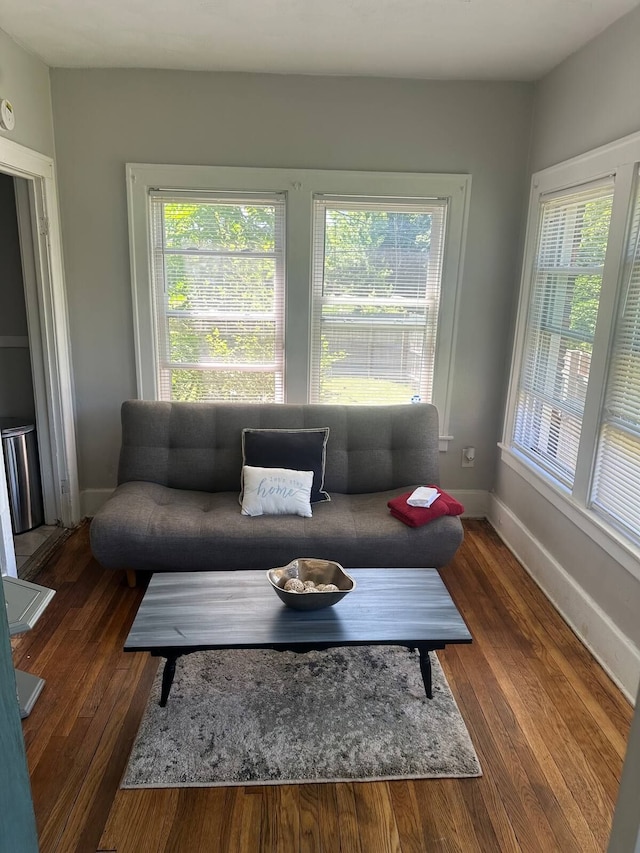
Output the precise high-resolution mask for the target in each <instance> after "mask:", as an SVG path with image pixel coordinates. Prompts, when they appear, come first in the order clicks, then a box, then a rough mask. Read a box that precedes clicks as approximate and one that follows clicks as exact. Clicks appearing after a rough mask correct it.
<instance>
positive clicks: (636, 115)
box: [530, 8, 640, 172]
mask: <svg viewBox="0 0 640 853" xmlns="http://www.w3.org/2000/svg"><path fill="white" fill-rule="evenodd" d="M639 81H640V8H638V9H635V10H634V11H633V12H630V13H629V14H628V15H625V16H624V17H623V18H620V20H618V21H616V22H615V23H614V24H612V25H611V26H610V27H609V28H608V29H607V30H605V31H604V32H603V33H602V34H601V35H600V36H598V38H596V39H594V40H593V41H592V42H590V43H589V44H588V45H586V46H585V47H584V48H582V50H579V51H578V52H577V53H574V54H573V56H571V57H569V58H568V59H567V60H566V61H565V62H563V63H562V64H561V65H559V66H558V67H557V68H556V69H555V70H554V71H552V72H551V73H550V74H548V75H547V76H546V77H544V78H543V79H542V80H541V81H540V82H539V84H538V85H537V87H536V95H535V112H534V123H533V136H532V146H531V164H530V165H531V171H532V172H537V171H539V170H540V169H545V168H546V167H547V166H552V165H553V164H554V163H559V162H561V161H562V160H568V159H569V157H574V156H575V155H577V154H582V153H583V152H584V151H590V150H591V149H593V148H597V147H598V146H599V145H604V144H605V143H607V142H612V141H613V140H614V139H620V138H621V137H622V136H627V134H629V133H635V132H636V131H637V130H640V97H639V96H638V83H639Z"/></svg>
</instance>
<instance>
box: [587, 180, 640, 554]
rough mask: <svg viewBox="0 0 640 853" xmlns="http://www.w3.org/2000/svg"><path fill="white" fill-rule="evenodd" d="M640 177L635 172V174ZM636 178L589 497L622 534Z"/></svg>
mask: <svg viewBox="0 0 640 853" xmlns="http://www.w3.org/2000/svg"><path fill="white" fill-rule="evenodd" d="M638 177H640V176H638ZM639 186H640V180H638V181H637V183H636V198H635V205H634V213H633V219H632V227H631V233H630V236H629V241H628V244H627V252H626V258H625V261H626V262H625V265H624V271H623V288H622V294H621V307H620V316H619V319H618V324H617V329H616V334H615V338H614V342H613V353H612V357H611V365H610V369H609V379H608V382H607V396H606V400H605V406H604V411H603V416H602V426H601V430H600V437H599V442H598V454H597V459H596V468H595V479H594V484H593V492H592V501H593V506H594V508H595V509H596V511H597V512H599V513H600V514H602V515H603V516H604V517H605V518H606V519H608V520H609V521H610V522H611V523H612V524H614V525H615V526H616V527H619V528H620V529H621V530H622V531H623V532H625V533H626V534H627V535H628V536H631V537H637V536H638V520H639V519H640V189H638V187H639Z"/></svg>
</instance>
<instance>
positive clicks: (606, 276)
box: [499, 133, 640, 579]
mask: <svg viewBox="0 0 640 853" xmlns="http://www.w3.org/2000/svg"><path fill="white" fill-rule="evenodd" d="M638 163H640V133H635V134H632V135H630V136H627V137H624V138H623V139H620V140H617V141H616V142H613V143H610V144H608V145H604V146H602V147H600V148H597V149H595V150H593V151H590V152H588V153H587V154H584V155H581V156H578V157H574V158H572V159H571V160H567V161H565V162H563V163H559V164H558V165H556V166H552V167H550V168H548V169H544V170H542V171H540V172H537V173H535V174H534V175H533V176H532V180H531V193H530V199H529V211H528V219H527V235H526V240H525V248H524V258H523V265H522V279H521V284H520V298H519V303H518V314H517V320H516V332H515V339H514V347H513V357H512V361H511V373H510V379H509V392H508V396H507V404H506V414H505V420H504V430H503V436H502V441H501V442H500V443H499V447H500V448H501V460H502V461H503V462H504V463H505V464H506V465H508V466H509V467H510V468H512V469H513V470H515V471H516V472H517V473H518V474H519V475H520V476H521V477H522V478H523V479H524V480H525V481H526V482H527V483H529V484H530V485H531V486H532V487H533V488H534V489H536V491H538V492H539V493H540V494H541V495H542V496H543V497H544V498H546V499H547V500H548V501H549V502H550V503H551V504H552V505H553V506H554V507H555V508H556V509H557V510H559V511H560V512H562V513H563V514H564V515H565V516H566V517H567V518H569V519H570V520H571V521H572V522H573V523H574V524H575V525H576V526H577V527H578V528H579V529H581V530H582V531H583V532H584V533H586V534H587V535H588V536H589V537H590V538H591V539H592V540H594V541H595V542H596V543H597V544H598V545H600V546H601V547H602V548H604V550H606V551H607V552H608V553H609V554H611V555H612V556H613V557H614V559H616V560H617V561H618V562H619V563H620V564H621V565H623V566H624V567H625V568H626V569H627V570H628V571H629V572H630V573H631V574H632V575H633V576H634V577H636V578H638V579H640V547H638V546H637V545H636V544H635V543H634V542H633V541H631V540H630V539H628V538H627V537H626V536H624V535H623V534H621V533H620V532H619V531H618V530H616V529H615V528H614V527H613V526H612V525H610V524H608V523H607V522H606V521H605V520H604V519H603V518H602V517H601V516H599V515H598V514H597V513H595V512H594V511H593V510H592V509H590V508H589V501H590V491H591V483H592V477H593V468H594V459H595V452H596V447H597V441H598V436H599V428H600V419H601V411H602V405H603V400H604V394H605V386H606V381H607V374H608V366H609V355H610V350H611V345H612V342H613V336H614V333H615V328H616V317H617V311H618V303H619V299H620V290H621V287H622V273H623V266H624V253H625V248H626V240H627V237H628V231H629V223H630V217H631V215H632V212H633V210H632V207H633V202H634V188H635V185H636V184H635V181H636V173H637V164H638ZM611 176H613V177H614V180H615V188H614V196H613V208H612V214H611V224H610V231H609V242H608V247H607V254H606V258H605V264H604V272H603V276H602V287H601V291H600V304H599V310H598V322H597V326H596V333H595V338H594V343H593V352H592V357H591V368H590V378H589V386H588V390H587V395H586V400H585V406H584V415H583V420H582V431H581V437H580V446H579V451H578V463H577V467H576V473H575V479H574V484H573V488H572V489H569V488H567V487H566V486H564V485H562V484H561V483H560V482H559V481H558V480H555V479H554V478H553V477H552V476H551V475H550V474H549V473H548V472H547V471H545V470H544V469H543V468H542V467H541V466H538V465H536V464H535V462H534V461H533V460H532V459H531V458H530V457H529V456H528V455H526V454H525V453H523V452H521V451H520V450H518V448H517V447H515V446H514V445H513V443H512V436H513V428H514V419H515V413H516V406H517V398H518V388H519V380H520V374H521V370H522V362H523V357H524V345H525V337H526V330H527V315H528V311H529V302H530V295H531V287H532V284H533V274H532V273H533V269H534V264H535V253H536V245H537V240H538V227H539V210H540V201H541V197H542V196H544V195H547V194H549V193H552V192H559V191H562V190H567V191H570V190H571V189H575V188H577V187H579V186H581V185H582V184H587V183H590V182H592V181H595V180H598V179H601V178H606V177H611Z"/></svg>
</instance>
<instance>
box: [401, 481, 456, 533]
mask: <svg viewBox="0 0 640 853" xmlns="http://www.w3.org/2000/svg"><path fill="white" fill-rule="evenodd" d="M431 488H434V489H438V491H439V492H440V497H439V498H436V500H435V501H434V502H433V503H432V504H431V506H429V507H426V506H409V504H408V503H407V498H409V497H411V495H412V494H413V491H411V492H405V493H404V494H403V495H398V497H397V498H392V499H391V500H390V501H388V503H387V506H388V507H389V509H390V511H391V515H392V516H393V517H394V518H397V519H399V520H400V521H403V522H404V523H405V524H408V525H409V527H421V526H422V525H423V524H428V523H429V522H430V521H433V520H434V519H436V518H441V517H442V516H443V515H460V514H461V513H463V512H464V507H463V506H462V504H461V503H459V502H458V501H457V500H456V499H455V498H452V497H451V495H448V494H447V493H446V492H443V491H442V490H441V489H440V488H439V487H438V486H431Z"/></svg>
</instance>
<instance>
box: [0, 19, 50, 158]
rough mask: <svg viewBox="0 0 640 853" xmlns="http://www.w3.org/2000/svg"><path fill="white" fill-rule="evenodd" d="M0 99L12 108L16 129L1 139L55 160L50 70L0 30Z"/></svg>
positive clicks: (7, 132) (6, 133) (2, 133)
mask: <svg viewBox="0 0 640 853" xmlns="http://www.w3.org/2000/svg"><path fill="white" fill-rule="evenodd" d="M0 97H3V98H8V100H10V101H11V103H12V105H13V109H14V112H15V117H16V126H15V128H14V129H13V130H12V131H5V130H0V135H2V136H6V137H7V139H11V140H13V142H17V143H19V144H20V145H26V147H27V148H33V149H34V150H35V151H39V152H40V153H41V154H46V155H47V156H48V157H53V121H52V117H51V89H50V85H49V69H48V68H47V66H46V65H45V64H44V63H43V62H40V60H39V59H36V57H35V56H32V55H31V54H30V53H27V52H26V51H25V50H24V49H23V48H21V47H20V46H19V45H17V44H16V43H15V42H14V41H13V40H12V39H10V38H9V36H8V35H7V34H6V33H5V32H3V31H2V30H0Z"/></svg>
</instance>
